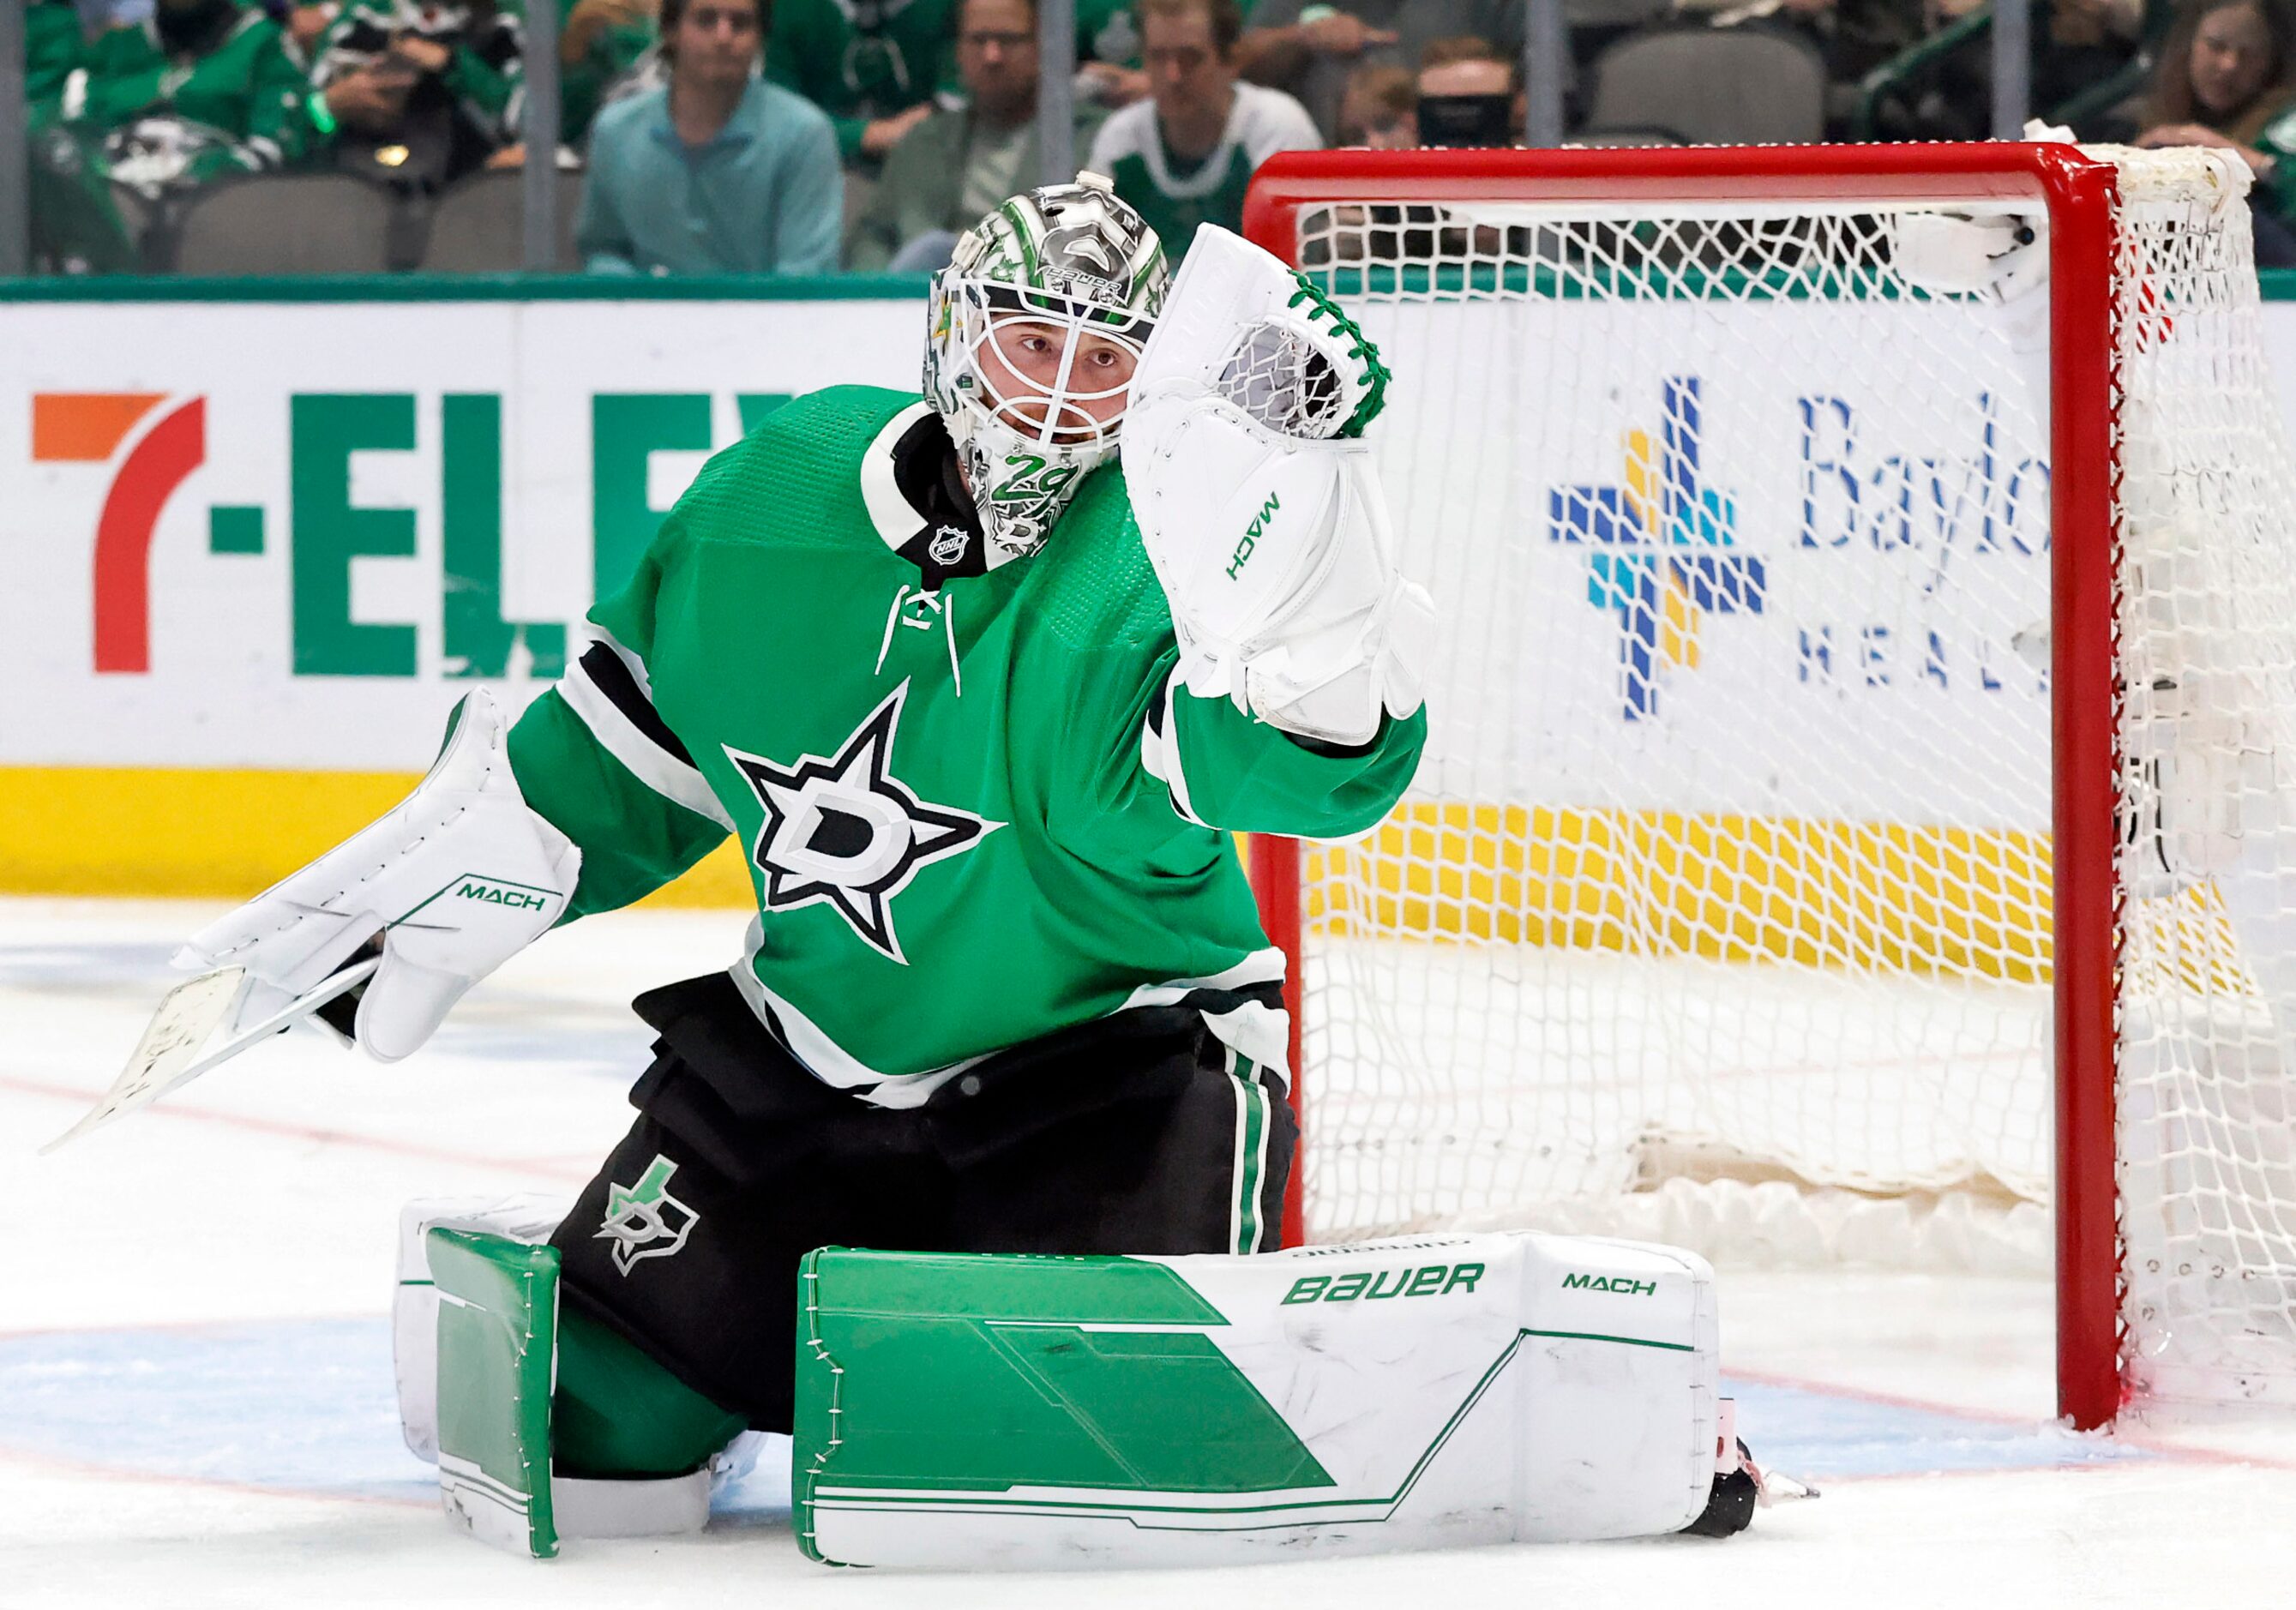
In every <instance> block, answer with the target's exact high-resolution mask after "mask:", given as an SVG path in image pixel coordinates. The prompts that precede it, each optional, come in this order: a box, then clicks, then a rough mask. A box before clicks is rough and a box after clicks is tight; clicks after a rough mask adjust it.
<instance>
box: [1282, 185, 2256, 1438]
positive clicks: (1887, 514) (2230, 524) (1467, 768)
mask: <svg viewBox="0 0 2296 1610" xmlns="http://www.w3.org/2000/svg"><path fill="white" fill-rule="evenodd" d="M2245 185H2246V175H2245V172H2244V170H2241V169H2239V168H2238V165H2237V164H2236V163H2226V162H2225V161H2223V160H2220V159H2218V157H2216V156H2215V155H2214V154H2213V153H2209V152H2194V151H2181V152H2155V153H2138V152H2120V151H2113V152H2090V153H2087V154H2086V155H2084V154H2082V153H2079V152H2074V151H2073V150H2072V149H2071V148H2069V147H2057V148H2054V150H2052V149H2051V148H2036V147H2030V146H1993V147H1927V148H1923V147H1898V148H1888V149H1881V150H1870V149H1869V150H1866V151H1864V152H1822V151H1821V152H1795V151H1792V150H1767V149H1756V150H1746V151H1739V152H1727V151H1703V152H1561V153H1554V152H1547V153H1534V152H1505V153H1405V154H1401V155H1396V156H1388V155H1385V154H1384V153H1382V154H1380V155H1371V154H1368V153H1329V154H1326V155H1323V156H1318V157H1312V158H1296V157H1295V158H1286V159H1282V160H1279V162H1278V164H1277V165H1276V166H1275V167H1274V168H1271V169H1270V170H1268V172H1267V174H1266V175H1264V176H1263V178H1262V180H1261V181H1260V184H1259V186H1258V188H1257V189H1256V191H1255V196H1254V202H1253V209H1252V213H1251V232H1252V233H1253V234H1255V236H1256V237H1257V238H1259V239H1260V240H1261V241H1262V243H1264V244H1267V245H1269V246H1270V247H1271V248H1272V249H1275V250H1277V251H1279V252H1280V253H1281V254H1283V255H1284V256H1286V257H1287V258H1289V259H1292V260H1293V261H1294V262H1296V263H1298V264H1299V265H1300V266H1301V267H1303V268H1305V269H1307V270H1308V271H1309V272H1310V273H1311V274H1313V275H1316V276H1318V278H1319V280H1320V281H1321V282H1322V283H1324V284H1325V285H1326V286H1327V288H1328V289H1329V290H1330V291H1331V292H1333V294H1334V296H1335V297H1336V298H1337V299H1338V300H1341V302H1342V303H1343V304H1344V305H1345V306H1346V307H1347V308H1348V309H1349V312H1350V313H1351V314H1352V315H1353V316H1356V317H1357V320H1358V321H1359V322H1360V323H1361V324H1363V326H1364V327H1365V330H1366V331H1367V332H1368V333H1370V334H1371V335H1372V336H1373V337H1374V339H1375V340H1376V341H1378V342H1379V344H1380V345H1381V347H1382V350H1383V351H1384V352H1385V353H1386V354H1387V356H1388V359H1389V363H1390V367H1391V368H1392V370H1393V371H1394V373H1395V375H1396V377H1397V378H1396V381H1395V382H1394V385H1393V387H1392V390H1391V391H1390V407H1389V408H1388V411H1387V414H1386V416H1385V418H1384V420H1383V421H1382V423H1381V425H1380V426H1379V427H1378V428H1377V429H1376V430H1375V431H1374V440H1375V443H1376V448H1377V452H1378V454H1379V460H1380V464H1381V467H1382V473H1383V475H1384V478H1385V481H1386V485H1387V488H1388V491H1389V495H1390V501H1391V503H1392V505H1393V506H1394V510H1395V513H1396V518H1397V524H1398V532H1399V537H1400V540H1401V542H1402V545H1403V550H1404V553H1405V554H1406V566H1407V568H1408V570H1409V571H1410V572H1411V574H1412V575H1413V576H1414V577H1415V579H1419V580H1421V581H1423V583H1425V584H1426V585H1427V586H1428V587H1429V588H1430V590H1431V592H1432V593H1433V595H1434V596H1435V598H1436V601H1437V604H1438V607H1439V611H1440V612H1441V614H1442V618H1443V620H1444V622H1445V631H1444V636H1443V646H1442V651H1441V657H1440V660H1439V663H1438V664H1436V665H1435V666H1434V667H1433V668H1432V675H1431V680H1430V684H1429V689H1428V698H1429V705H1430V711H1431V725H1430V740H1429V744H1428V748H1427V752H1426V758H1425V760H1424V762H1423V765H1422V767H1421V769H1420V771H1419V774H1418V776H1417V777H1416V779H1415V783H1414V784H1413V786H1412V788H1411V790H1410V793H1408V795H1407V796H1406V800H1405V801H1404V802H1403V804H1402V805H1401V806H1400V807H1399V808H1398V810H1397V811H1396V812H1395V814H1394V815H1393V816H1392V817H1390V820H1389V821H1388V822H1387V823H1386V824H1385V825H1384V826H1382V827H1381V828H1379V829H1377V830H1376V831H1374V833H1373V834H1369V835H1367V836H1366V837H1365V838H1362V839H1360V840H1358V841H1356V842H1351V843H1347V844H1343V845H1331V846H1308V847H1305V848H1304V849H1303V850H1298V851H1296V852H1295V851H1294V850H1292V849H1290V848H1288V847H1287V846H1285V845H1283V844H1282V843H1280V842H1279V843H1269V844H1263V845H1262V846H1260V848H1259V850H1258V851H1257V852H1256V869H1257V873H1258V875H1259V882H1260V884H1261V892H1262V898H1263V905H1264V906H1265V907H1267V908H1268V909H1269V911H1270V916H1271V927H1272V928H1275V929H1277V930H1279V938H1283V939H1284V940H1285V941H1287V942H1288V943H1290V944H1291V945H1292V947H1293V949H1294V950H1295V960H1296V962H1297V964H1298V965H1295V969H1294V976H1295V979H1297V980H1300V981H1303V983H1304V990H1303V993H1302V994H1300V997H1299V998H1298V999H1297V1001H1296V1011H1295V1018H1296V1031H1297V1032H1298V1033H1299V1034H1300V1051H1299V1055H1298V1056H1297V1057H1296V1058H1295V1060H1296V1062H1297V1063H1298V1064H1299V1067H1300V1078H1301V1083H1302V1088H1303V1095H1302V1103H1303V1110H1304V1113H1305V1124H1306V1149H1305V1151H1304V1154H1303V1157H1302V1166H1301V1170H1300V1173H1301V1177H1302V1181H1303V1183H1304V1192H1305V1197H1304V1211H1305V1220H1306V1223H1305V1228H1306V1231H1307V1234H1308V1236H1310V1237H1312V1238H1316V1239H1332V1238H1340V1237H1351V1236H1363V1235H1370V1234H1377V1233H1385V1232H1390V1231H1395V1230H1400V1229H1406V1228H1424V1227H1429V1226H1433V1225H1439V1224H1448V1225H1460V1224H1482V1225H1490V1224H1503V1223H1513V1224H1532V1225H1539V1226H1544V1227H1549V1228H1581V1229H1611V1230H1619V1231H1624V1232H1627V1233H1638V1234H1644V1235H1651V1236H1663V1237H1665V1238H1669V1239H1675V1240H1684V1241H1689V1242H1692V1243H1693V1244H1702V1245H1703V1246H1704V1247H1705V1248H1706V1249H1707V1250H1710V1251H1711V1252H1714V1253H1718V1254H1721V1255H1723V1256H1729V1255H1732V1254H1734V1253H1750V1254H1751V1255H1753V1256H1756V1257H1759V1258H1769V1259H1773V1260H1775V1259H1812V1260H1818V1261H1825V1260H1839V1259H1856V1258H1879V1259H1882V1260H1884V1261H1898V1260H1901V1259H1908V1258H1910V1259H1912V1260H1915V1261H1923V1260H1927V1261H1939V1260H1945V1261H1955V1260H1958V1261H1964V1262H1966V1263H1973V1264H1974V1265H1975V1266H1976V1267H1980V1268H1998V1267H2020V1266H2021V1267H2033V1268H2046V1267H2048V1266H2049V1263H2050V1261H2051V1260H2052V1257H2053V1255H2054V1261H2055V1262H2056V1264H2057V1266H2058V1269H2059V1272H2060V1281H2061V1300H2060V1312H2061V1323H2062V1325H2063V1326H2064V1327H2066V1331H2067V1335H2066V1337H2065V1339H2064V1340H2063V1342H2062V1344H2061V1345H2062V1350H2063V1351H2064V1356H2065V1357H2066V1359H2068V1360H2069V1362H2068V1365H2067V1371H2066V1373H2067V1376H2068V1377H2069V1378H2070V1376H2071V1374H2072V1373H2074V1372H2075V1371H2076V1370H2077V1369H2085V1370H2086V1371H2087V1381H2088V1383H2089V1384H2088V1385H2087V1387H2086V1388H2084V1389H2081V1390H2080V1391H2079V1392H2077V1391H2076V1390H2075V1389H2074V1388H2073V1387H2071V1385H2068V1386H2067V1388H2066V1402H2067V1406H2068V1408H2069V1409H2071V1411H2072V1412H2074V1413H2075V1414H2076V1416H2077V1417H2079V1418H2080V1419H2082V1420H2083V1422H2084V1423H2094V1422H2095V1421H2097V1420H2100V1419H2103V1418H2106V1417H2110V1416H2111V1414H2112V1412H2113V1411H2114V1409H2116V1408H2117V1407H2118V1405H2119V1403H2120V1401H2121V1394H2122V1393H2123V1392H2126V1391H2129V1390H2136V1391H2149V1392H2155V1393H2159V1394H2162V1395H2172V1396H2181V1397H2196V1398H2203V1399H2222V1398H2238V1397H2256V1396H2267V1397H2278V1396H2286V1397H2291V1398H2296V1113H2292V1111H2291V1101H2290V1092H2291V1090H2292V1088H2296V1069H2292V1067H2291V1066H2290V1064H2289V1061H2288V1057H2289V1050H2288V1047H2290V1046H2291V1045H2296V955H2292V951H2296V822H2292V821H2291V820H2290V819H2289V818H2290V813H2291V811H2292V810H2296V795H2292V794H2291V793H2289V789H2290V787H2291V784H2292V783H2296V776H2292V772H2296V748H2292V742H2296V733H2292V732H2291V730H2290V718H2291V714H2292V712H2296V477H2292V471H2291V466H2290V461H2289V458H2288V455H2287V449H2286V447H2285V444H2284V441H2283V439H2282V432H2281V429H2280V425H2279V415H2278V403H2277V399H2276V397H2275V396H2274V395H2273V394H2272V391H2271V388H2270V386H2269V383H2268V380H2267V374H2266V371H2265V366H2264V359H2263V353H2262V348H2261V332H2260V324H2259V313H2258V296H2257V290H2256V284H2255V275H2254V270H2253V267H2252V260H2251V247H2250V241H2249V233H2248V228H2249V226H2248V222H2247V216H2246V209H2245V207H2244V206H2243V202H2242V199H2241V198H2242V194H2243V192H2244V189H2245ZM1940 213H1943V214H1957V215H1965V216H1974V217H1978V218H1986V219H1990V220H1995V221H2000V220H2008V221H2009V222H2011V223H2013V224H2017V225H2021V226H2026V227H2030V230H2031V231H2032V232H2033V234H2034V236H2035V237H2036V244H2037V246H2038V247H2043V248H2046V251H2047V252H2048V255H2049V258H2050V260H2051V264H2052V267H2053V273H2052V276H2051V280H2050V283H2049V286H2048V289H2047V290H2046V291H2045V292H2038V293H2034V294H2023V295H2021V294H2019V292H2021V291H2022V290H2023V288H2024V286H2025V284H2026V283H2029V281H2030V274H2031V268H2030V265H2031V264H2032V262H2033V259H2034V258H2035V256H2036V255H2037V254H2036V253H2035V252H2031V251H2029V252H2027V253H2026V254H2025V256H2024V257H2023V258H2022V259H2020V260H2021V261H2023V262H2024V263H2026V264H2027V265H2029V267H2028V268H2027V269H2026V270H2025V271H2024V276H2023V277H2020V278H2016V279H2013V280H2012V282H2011V283H2009V284H2008V285H2007V286H2006V287H2005V289H2004V288H2003V287H1999V286H1996V285H1993V284H1992V283H1989V279H1988V278H1987V276H1983V275H1980V276H1979V278H1978V280H1977V281H1975V282H1969V281H1961V282H1956V281H1954V280H1953V278H1952V276H1951V275H1944V276H1942V277H1940V275H1939V273H1938V272H1937V271H1936V269H1935V264H1934V260H1933V259H1927V258H1920V257H1918V256H1917V255H1916V254H1915V250H1914V249H1913V248H1912V247H1909V246H1908V245H1907V241H1908V240H1909V238H1911V235H1912V234H1915V233H1918V231H1919V229H1920V228H1921V226H1920V224H1919V223H1918V221H1917V220H1918V219H1919V218H1921V217H1922V216H1923V215H1931V214H1940ZM1909 220H1915V221H1914V222H1912V223H1911V224H1910V225H1909ZM1914 265H1919V267H1918V268H1916V270H1915V272H1911V273H1909V272H1908V268H1909V266H1914ZM2005 292H2006V293H2005ZM2053 308H2054V311H2053ZM2053 398H2054V402H2053ZM2053 424H2054V435H2053ZM2053 472H2054V473H2053ZM2053 620H2054V628H2053V624H2052V623H2053ZM1294 869H1296V874H1297V878H1298V890H1297V893H1296V896H1295V895H1294V894H1293V893H1292V891H1291V890H1290V888H1289V886H1288V885H1289V882H1290V879H1291V878H1292V875H1293V871H1294ZM1287 912H1296V924H1292V919H1291V918H1290V917H1289V916H1286V915H1285V913H1287ZM1287 926H1295V927H1296V932H1292V933H1283V932H1280V931H1281V930H1283V929H1284V928H1286V927H1287ZM1296 989H1300V985H1297V984H1295V990H1296ZM2060 1131H2062V1133H2063V1134H2064V1136H2065V1137H2066V1143H2065V1147H2064V1149H2063V1154H2062V1155H2060V1152H2059V1148H2058V1146H2057V1143H2056V1136H2057V1135H2058V1133H2059V1132H2060ZM2074 1197H2079V1198H2080V1199H2081V1201H2080V1202H2079V1203H2075V1202H2074V1201H2073V1200H2072V1199H2073V1198H2074ZM2052 1225H2054V1226H2055V1232H2054V1244H2053V1240H2052V1234H2051V1227H2052ZM2084 1315H2085V1316H2086V1318H2083V1317H2082V1316H2084ZM2100 1354H2101V1355H2103V1356H2102V1357H2100V1356H2099V1355H2100ZM2084 1360H2085V1361H2084Z"/></svg>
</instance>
